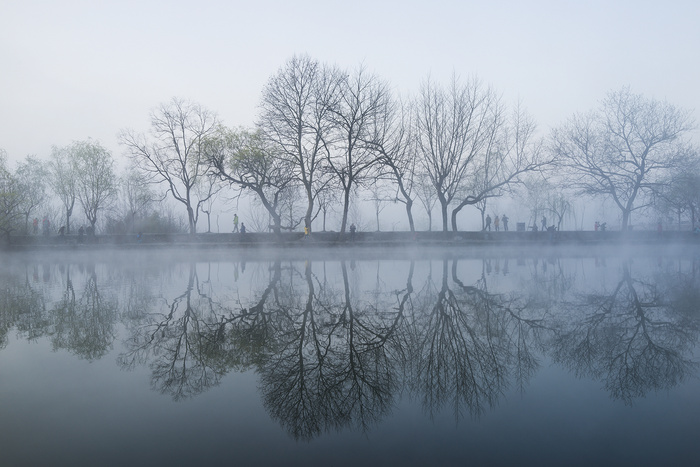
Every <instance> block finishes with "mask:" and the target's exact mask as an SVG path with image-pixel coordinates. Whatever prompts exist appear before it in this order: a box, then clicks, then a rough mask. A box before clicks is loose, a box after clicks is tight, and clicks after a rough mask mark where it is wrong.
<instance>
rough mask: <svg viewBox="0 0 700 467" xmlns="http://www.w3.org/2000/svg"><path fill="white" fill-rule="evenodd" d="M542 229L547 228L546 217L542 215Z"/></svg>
mask: <svg viewBox="0 0 700 467" xmlns="http://www.w3.org/2000/svg"><path fill="white" fill-rule="evenodd" d="M542 230H543V231H545V230H547V218H546V217H544V216H542Z"/></svg>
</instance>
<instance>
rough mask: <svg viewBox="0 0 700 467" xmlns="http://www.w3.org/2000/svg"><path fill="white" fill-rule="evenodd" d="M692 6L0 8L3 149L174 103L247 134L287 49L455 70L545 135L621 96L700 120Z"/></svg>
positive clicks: (299, 2)
mask: <svg viewBox="0 0 700 467" xmlns="http://www.w3.org/2000/svg"><path fill="white" fill-rule="evenodd" d="M699 23H700V2H697V1H696V0H688V1H665V2H661V1H657V2H648V1H642V0H634V1H611V0H608V1H585V2H582V1H530V2H528V1H488V2H487V1H479V2H475V1H466V0H465V1H438V0H433V1H425V0H424V1H420V2H417V1H408V0H401V1H381V0H370V1H364V0H359V1H358V0H356V1H344V2H336V1H332V0H324V1H311V0H307V1H303V0H290V1H264V0H255V1H251V0H248V1H245V2H238V1H208V0H200V1H198V2H193V1H190V2H183V1H176V0H168V1H148V0H139V1H125V0H120V1H113V2H109V1H104V2H102V1H99V2H98V1H93V0H87V1H75V0H72V1H70V0H63V1H59V0H56V1H36V0H17V1H15V0H2V2H0V88H1V91H0V148H4V149H6V150H7V151H8V153H9V155H10V157H11V159H13V160H17V159H19V158H23V157H24V156H25V155H27V154H37V155H39V156H41V157H47V156H48V154H49V153H50V150H51V145H59V146H62V145H66V144H69V143H70V142H71V141H74V140H82V139H86V138H88V137H92V138H94V139H97V140H99V141H100V142H101V143H102V144H103V145H104V146H105V147H107V148H108V149H110V150H112V151H113V153H114V155H115V156H117V157H121V155H122V153H123V151H122V148H121V147H120V146H119V145H118V143H117V138H116V134H117V132H118V131H119V130H120V129H121V128H127V127H129V128H134V129H136V130H146V129H147V128H148V113H149V111H150V110H151V109H152V108H154V107H155V106H156V105H158V104H159V103H161V102H165V101H167V100H169V99H170V98H171V97H174V96H177V97H182V98H186V99H191V100H193V101H196V102H199V103H201V104H203V105H204V106H206V107H208V108H210V109H211V110H214V111H216V112H217V113H218V114H219V115H220V117H222V119H223V120H224V122H225V123H227V124H228V125H250V124H252V123H253V121H254V119H255V115H256V111H257V103H258V100H259V96H260V92H261V89H262V87H263V86H264V84H265V83H266V81H267V79H268V78H269V77H270V76H271V75H272V74H273V73H274V72H275V71H276V70H277V69H278V68H279V67H280V66H282V64H283V63H284V61H285V60H287V59H288V58H290V57H291V56H292V55H294V54H302V53H306V54H308V55H310V56H311V57H312V58H316V59H319V60H321V61H325V62H329V63H334V64H337V65H339V66H341V67H344V68H353V67H356V66H358V65H359V64H360V63H364V65H365V66H366V68H368V69H369V70H370V71H374V72H376V73H377V74H379V75H380V76H381V77H383V78H385V79H387V80H388V81H390V82H391V83H392V84H393V86H394V87H395V88H396V89H397V91H400V92H404V93H408V92H412V91H414V90H416V89H417V88H418V85H419V83H420V81H421V80H422V79H424V78H425V77H426V76H427V75H428V74H430V75H431V77H432V78H433V79H435V80H439V81H444V80H446V79H447V78H448V77H449V76H450V75H451V73H452V72H453V71H454V72H456V73H457V74H458V75H460V76H463V77H468V76H472V75H475V76H477V77H479V78H480V79H481V80H482V81H484V82H486V83H488V84H491V85H493V86H494V87H495V88H496V90H497V91H499V92H500V93H501V94H502V95H503V97H504V99H505V100H506V101H508V102H515V101H516V100H517V99H520V100H521V101H522V103H523V104H524V106H525V107H526V108H527V109H528V110H529V111H530V113H531V114H532V115H533V116H534V117H535V119H536V120H537V121H538V122H539V126H540V129H541V131H542V132H543V133H544V132H547V131H548V130H549V128H551V127H552V126H553V125H556V124H558V123H560V122H561V121H563V120H564V119H566V118H567V117H569V116H570V115H571V114H572V113H574V112H576V111H586V110H588V109H591V108H592V107H594V106H596V105H597V102H598V101H599V100H600V99H601V98H602V97H603V96H604V94H605V93H606V92H608V91H610V90H613V89H619V88H620V87H622V86H624V85H629V86H630V87H631V89H632V91H634V92H638V93H642V94H645V95H647V96H649V97H655V98H659V99H667V100H669V101H670V102H672V103H674V104H676V105H679V106H682V107H686V108H690V109H695V110H694V116H695V118H696V119H698V109H700V91H699V89H698V85H699V84H700V54H699V53H698V51H699V49H700V27H698V24H699Z"/></svg>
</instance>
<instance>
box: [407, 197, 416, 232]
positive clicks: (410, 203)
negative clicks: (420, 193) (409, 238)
mask: <svg viewBox="0 0 700 467" xmlns="http://www.w3.org/2000/svg"><path fill="white" fill-rule="evenodd" d="M412 207H413V200H411V199H408V200H406V215H407V216H408V228H409V230H410V231H411V232H415V231H416V226H415V224H414V222H413V213H412V212H411V208H412Z"/></svg>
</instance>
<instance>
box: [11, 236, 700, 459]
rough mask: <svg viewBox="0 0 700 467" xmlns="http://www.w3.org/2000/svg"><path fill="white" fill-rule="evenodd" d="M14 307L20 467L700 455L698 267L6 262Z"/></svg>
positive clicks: (667, 259) (372, 257) (416, 258)
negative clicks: (699, 445) (699, 441)
mask: <svg viewBox="0 0 700 467" xmlns="http://www.w3.org/2000/svg"><path fill="white" fill-rule="evenodd" d="M0 290H1V291H2V298H1V299H0V464H2V465H33V464H51V465H87V464H91V463H92V464H95V463H99V464H102V465H104V464H105V463H112V464H114V465H128V464H134V463H137V464H149V465H153V464H167V463H176V464H177V463H182V462H196V463H199V464H202V465H206V464H211V463H230V462H231V461H232V460H233V459H235V460H236V461H240V462H242V463H244V464H249V463H252V462H255V463H260V464H266V465H270V464H279V465H289V463H290V459H293V460H292V461H291V462H292V463H294V462H297V463H299V464H305V463H306V464H315V463H319V462H324V463H328V464H332V465H357V464H360V463H363V464H366V465H379V464H385V463H387V462H392V463H397V462H401V463H403V464H406V465H425V464H434V463H436V462H437V463H441V464H443V465H445V464H447V465H455V464H459V465H464V464H465V463H467V462H472V463H476V464H484V463H491V464H495V465H499V464H510V465H513V464H520V465H522V464H523V463H526V464H527V463H538V464H540V465H543V464H544V465H546V464H560V465H561V464H562V463H564V462H566V463H567V464H570V463H572V460H573V463H574V464H576V463H581V464H590V463H594V462H603V463H605V464H620V463H623V464H624V463H626V464H630V465H632V464H634V465H645V464H646V465H658V464H660V463H668V462H669V461H677V462H681V461H682V462H686V461H689V460H692V459H694V458H695V457H697V455H698V448H697V443H696V441H697V439H698V438H699V436H700V428H698V424H697V420H698V416H700V391H699V389H700V384H699V383H698V358H699V357H700V354H699V352H698V348H697V344H698V337H699V336H700V252H699V251H697V250H696V249H694V247H684V248H683V249H678V248H655V249H653V250H652V249H649V248H646V247H630V248H629V249H622V248H606V247H599V248H585V247H583V248H579V249H576V250H572V249H564V248H561V249H557V248H542V249H531V250H527V249H523V248H516V247H504V248H500V249H467V248H464V249H452V250H448V249H433V250H398V249H396V250H390V251H388V252H381V251H379V250H377V249H367V250H360V249H328V250H317V251H306V252H305V251H291V250H278V251H275V250H269V251H251V250H238V251H237V250H215V249H212V250H199V251H194V250H182V249H178V250H175V249H172V250H161V251H157V252H142V251H117V250H106V251H104V252H101V253H99V254H97V253H93V254H90V253H86V252H80V253H76V254H74V255H73V256H71V257H66V256H63V255H60V254H53V253H45V254H41V255H38V254H30V253H24V254H6V255H4V256H3V261H2V266H0ZM125 446H128V449H124V447H125Z"/></svg>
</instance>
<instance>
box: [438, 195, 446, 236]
mask: <svg viewBox="0 0 700 467" xmlns="http://www.w3.org/2000/svg"><path fill="white" fill-rule="evenodd" d="M438 200H439V201H440V214H441V215H442V231H443V232H447V200H446V199H445V198H444V197H443V196H439V197H438Z"/></svg>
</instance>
